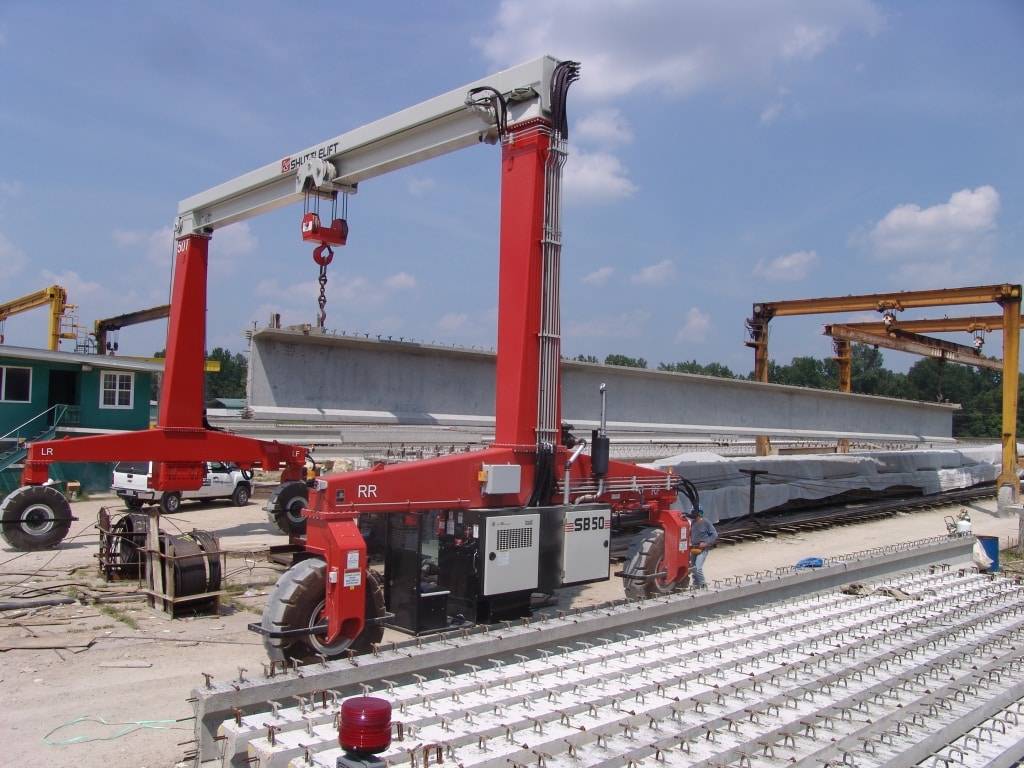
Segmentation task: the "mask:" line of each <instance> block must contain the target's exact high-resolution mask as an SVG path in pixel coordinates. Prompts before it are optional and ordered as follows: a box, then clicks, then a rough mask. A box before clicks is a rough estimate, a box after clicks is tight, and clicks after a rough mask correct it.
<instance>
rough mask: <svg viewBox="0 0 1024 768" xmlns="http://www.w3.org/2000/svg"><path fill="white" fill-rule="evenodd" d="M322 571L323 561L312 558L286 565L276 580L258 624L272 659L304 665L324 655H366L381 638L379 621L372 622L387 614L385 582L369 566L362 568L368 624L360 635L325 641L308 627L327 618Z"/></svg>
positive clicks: (381, 625)
mask: <svg viewBox="0 0 1024 768" xmlns="http://www.w3.org/2000/svg"><path fill="white" fill-rule="evenodd" d="M326 573H327V563H326V562H324V561H323V560H321V559H320V558H318V557H312V558H309V559H307V560H302V561H300V562H299V563H298V564H296V565H294V566H293V567H291V568H290V569H288V570H287V571H286V572H285V573H284V575H283V576H281V578H280V579H279V580H278V582H277V586H275V587H274V591H273V593H272V594H271V596H270V599H269V600H268V601H267V608H266V610H265V611H264V613H263V619H262V621H261V622H260V627H261V629H262V632H261V634H263V645H264V647H265V648H266V650H267V656H268V657H269V658H270V659H271V660H272V661H286V660H287V661H298V662H300V663H303V664H307V663H310V662H314V661H320V660H322V659H323V657H326V658H328V659H337V658H340V657H342V656H347V655H349V654H350V653H366V652H367V651H369V650H371V645H373V644H374V643H379V642H380V641H381V638H383V637H384V626H383V624H381V623H371V621H372V620H373V618H377V619H382V618H383V617H384V615H385V610H384V585H383V583H382V582H381V580H380V577H378V576H377V574H376V573H374V572H373V571H371V570H369V569H367V570H366V571H365V572H364V573H365V575H366V604H365V611H366V613H365V616H366V619H367V622H366V626H365V628H364V629H363V631H362V632H361V633H360V634H359V636H358V637H356V638H348V637H339V638H338V639H337V640H335V641H334V642H333V643H324V642H323V641H322V640H321V639H320V638H321V636H320V635H317V634H316V633H313V632H310V631H309V630H310V629H312V628H313V627H316V626H317V625H319V624H321V623H322V622H323V621H325V600H324V595H325V592H326V587H327V581H326ZM267 633H272V634H267ZM285 633H295V634H293V635H287V634H285ZM280 635H285V636H283V637H282V636H280Z"/></svg>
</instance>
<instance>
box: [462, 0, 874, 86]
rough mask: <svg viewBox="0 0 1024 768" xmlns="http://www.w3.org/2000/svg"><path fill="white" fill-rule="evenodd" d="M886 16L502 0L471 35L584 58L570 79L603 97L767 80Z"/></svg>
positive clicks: (811, 1)
mask: <svg viewBox="0 0 1024 768" xmlns="http://www.w3.org/2000/svg"><path fill="white" fill-rule="evenodd" d="M883 23H884V17H883V15H882V13H881V12H880V11H879V10H878V8H877V7H876V5H875V4H874V3H872V2H870V0H834V1H833V2H828V3H822V2H820V1H819V0H781V1H780V2H774V3H744V4H743V12H742V13H738V12H737V9H736V6H735V4H733V3H721V2H710V1H709V2H685V3H683V2H674V1H672V0H646V1H645V0H636V1H635V2H623V1H622V0H560V2H557V3H552V2H550V0H503V2H502V3H501V6H500V8H499V10H498V14H497V17H496V19H495V24H494V31H493V33H492V34H491V35H490V36H488V37H487V38H484V39H481V40H478V41H476V44H477V45H478V47H479V48H480V49H481V50H482V51H483V53H484V55H485V56H487V57H488V58H489V59H490V60H491V61H493V62H494V63H496V64H498V65H499V66H512V65H514V64H517V63H519V62H521V61H524V60H526V59H528V58H529V57H531V56H539V55H542V54H546V53H551V54H555V55H558V56H562V57H565V58H572V59H575V60H577V61H581V62H583V65H584V69H583V73H582V74H583V77H582V78H581V80H580V82H579V83H578V85H576V86H573V88H574V89H575V90H576V91H578V92H579V96H580V97H582V98H589V99H602V100H607V99H608V98H609V97H615V96H619V95H624V94H629V93H633V92H636V91H638V90H648V91H655V92H660V93H665V94H669V95H679V94H688V93H694V92H697V91H699V90H702V89H705V88H708V87H710V86H713V85H718V84H727V85H729V84H742V85H746V84H747V83H749V82H757V81H766V78H767V76H768V75H769V74H770V73H771V72H772V71H773V69H774V68H776V67H777V66H779V65H781V64H785V63H786V62H791V61H794V60H801V61H807V60H811V59H814V58H816V57H817V56H819V55H820V54H821V53H822V52H823V51H825V50H826V49H828V48H829V47H831V46H833V45H835V44H836V42H837V41H838V40H839V39H840V37H841V36H842V35H843V34H846V33H848V32H850V31H855V32H864V33H868V34H871V33H874V32H875V31H876V30H877V29H878V28H880V27H881V25H882V24H883Z"/></svg>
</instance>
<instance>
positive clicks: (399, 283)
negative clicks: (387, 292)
mask: <svg viewBox="0 0 1024 768" xmlns="http://www.w3.org/2000/svg"><path fill="white" fill-rule="evenodd" d="M384 285H385V286H386V287H387V288H391V289H393V290H396V291H406V290H409V289H410V288H415V287H416V278H415V277H413V276H412V275H410V274H408V273H407V272H399V273H398V274H395V275H391V277H388V278H386V279H385V280H384Z"/></svg>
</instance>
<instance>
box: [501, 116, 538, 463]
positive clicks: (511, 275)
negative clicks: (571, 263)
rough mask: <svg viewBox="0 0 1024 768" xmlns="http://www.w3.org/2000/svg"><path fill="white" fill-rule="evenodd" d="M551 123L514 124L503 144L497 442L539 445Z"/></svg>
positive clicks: (530, 122) (507, 444)
mask: <svg viewBox="0 0 1024 768" xmlns="http://www.w3.org/2000/svg"><path fill="white" fill-rule="evenodd" d="M547 129H548V124H547V123H546V121H540V120H531V121H527V122H525V123H520V124H518V125H514V126H511V127H510V128H509V135H508V137H507V138H506V141H505V142H504V145H503V147H502V172H501V243H500V247H501V254H500V263H499V271H498V363H497V386H496V404H495V442H496V443H497V444H498V445H506V446H530V447H533V446H536V444H537V437H536V426H537V409H538V390H539V387H540V340H539V337H540V329H541V325H540V324H541V301H542V298H543V297H542V296H541V256H542V251H541V240H542V237H543V234H544V182H545V164H546V161H547V155H548V148H549V146H550V143H551V137H550V135H549V133H548V130H547Z"/></svg>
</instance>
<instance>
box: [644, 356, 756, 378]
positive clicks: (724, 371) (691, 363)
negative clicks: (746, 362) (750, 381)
mask: <svg viewBox="0 0 1024 768" xmlns="http://www.w3.org/2000/svg"><path fill="white" fill-rule="evenodd" d="M658 370H659V371H672V372H674V373H696V374H698V375H700V376H717V377H718V378H720V379H736V378H739V377H738V376H737V375H736V374H735V373H733V372H732V371H731V370H729V367H728V366H726V365H722V364H721V363H708V364H707V365H701V364H700V363H698V362H697V361H696V360H686V361H683V362H680V363H658Z"/></svg>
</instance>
